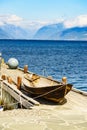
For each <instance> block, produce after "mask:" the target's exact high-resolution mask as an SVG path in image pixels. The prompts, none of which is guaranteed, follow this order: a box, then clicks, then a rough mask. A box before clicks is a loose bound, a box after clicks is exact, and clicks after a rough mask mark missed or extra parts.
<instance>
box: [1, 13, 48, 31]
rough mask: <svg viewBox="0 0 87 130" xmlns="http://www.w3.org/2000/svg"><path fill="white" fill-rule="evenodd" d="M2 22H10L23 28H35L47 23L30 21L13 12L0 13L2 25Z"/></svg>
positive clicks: (2, 23)
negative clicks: (9, 13) (11, 13)
mask: <svg viewBox="0 0 87 130" xmlns="http://www.w3.org/2000/svg"><path fill="white" fill-rule="evenodd" d="M4 24H12V25H16V26H20V27H22V28H25V29H29V30H32V31H34V30H37V29H39V28H40V27H42V26H44V25H46V24H48V22H43V21H31V20H28V19H27V20H26V19H23V18H21V17H19V16H17V15H15V14H13V15H0V26H3V25H4Z"/></svg>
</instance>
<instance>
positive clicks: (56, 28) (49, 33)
mask: <svg viewBox="0 0 87 130" xmlns="http://www.w3.org/2000/svg"><path fill="white" fill-rule="evenodd" d="M64 29H65V28H64V24H63V23H58V24H51V25H47V26H43V27H42V28H40V29H39V30H38V31H37V32H36V34H35V35H34V37H33V38H34V39H42V40H43V39H46V40H47V39H50V40H53V39H55V34H57V37H58V36H59V33H60V32H61V31H63V30H64Z"/></svg>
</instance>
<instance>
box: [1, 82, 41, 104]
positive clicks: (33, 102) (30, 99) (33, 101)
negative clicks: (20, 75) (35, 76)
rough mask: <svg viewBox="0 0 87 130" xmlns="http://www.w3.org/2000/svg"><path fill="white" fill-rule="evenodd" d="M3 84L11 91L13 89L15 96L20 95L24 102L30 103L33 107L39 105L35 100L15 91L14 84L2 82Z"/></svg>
mask: <svg viewBox="0 0 87 130" xmlns="http://www.w3.org/2000/svg"><path fill="white" fill-rule="evenodd" d="M3 83H4V84H6V85H7V86H8V87H10V88H11V89H13V90H14V91H15V92H16V93H17V94H19V95H21V96H22V97H23V98H25V99H26V100H28V101H29V102H30V103H32V104H34V105H39V104H40V103H39V102H37V101H36V100H34V99H32V98H30V97H28V96H26V95H24V94H23V93H22V92H21V91H20V90H18V89H17V87H16V85H14V84H9V83H8V82H7V81H3Z"/></svg>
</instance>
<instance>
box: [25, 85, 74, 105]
mask: <svg viewBox="0 0 87 130" xmlns="http://www.w3.org/2000/svg"><path fill="white" fill-rule="evenodd" d="M24 86H25V89H26V91H27V92H28V93H30V94H32V95H34V99H37V98H40V97H42V98H45V99H47V100H51V101H54V102H58V103H59V102H61V101H63V99H64V98H65V95H66V94H67V93H68V92H69V91H70V90H71V88H72V85H71V84H63V85H56V86H48V87H37V88H33V87H29V86H27V85H25V84H24Z"/></svg>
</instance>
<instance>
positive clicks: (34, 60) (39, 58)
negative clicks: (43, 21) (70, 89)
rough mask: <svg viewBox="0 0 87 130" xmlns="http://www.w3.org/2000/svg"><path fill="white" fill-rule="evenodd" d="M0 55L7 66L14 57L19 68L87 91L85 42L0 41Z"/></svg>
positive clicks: (86, 46) (86, 43)
mask: <svg viewBox="0 0 87 130" xmlns="http://www.w3.org/2000/svg"><path fill="white" fill-rule="evenodd" d="M0 52H2V55H3V58H4V59H5V61H6V62H7V61H8V59H9V58H11V57H15V58H17V59H18V60H19V66H20V67H23V66H24V65H25V64H28V66H29V71H32V72H35V73H37V74H40V75H43V73H44V74H45V75H46V76H47V75H50V76H52V77H53V78H54V79H56V80H59V81H61V78H62V77H63V76H66V77H67V79H68V82H69V83H72V84H73V86H74V87H75V88H78V89H80V90H83V91H87V42H86V41H84V42H83V41H78V42H76V41H74V42H72V41H33V40H31V41H28V40H0Z"/></svg>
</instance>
